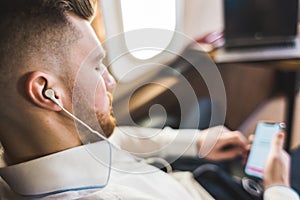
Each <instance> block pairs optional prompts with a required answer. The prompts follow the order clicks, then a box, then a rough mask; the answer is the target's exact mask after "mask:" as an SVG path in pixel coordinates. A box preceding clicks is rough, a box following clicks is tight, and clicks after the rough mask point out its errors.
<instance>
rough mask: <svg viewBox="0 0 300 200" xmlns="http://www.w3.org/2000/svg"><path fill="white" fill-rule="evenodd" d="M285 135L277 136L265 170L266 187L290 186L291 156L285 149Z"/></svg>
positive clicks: (280, 133)
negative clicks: (276, 185)
mask: <svg viewBox="0 0 300 200" xmlns="http://www.w3.org/2000/svg"><path fill="white" fill-rule="evenodd" d="M283 145H284V133H283V132H279V133H277V134H276V136H275V137H274V139H273V141H272V145H271V150H270V153H269V156H268V160H267V163H266V166H265V169H264V177H263V180H264V187H265V188H267V187H269V186H271V185H274V184H280V185H285V186H288V187H289V186H290V181H289V178H290V156H289V155H288V154H287V152H286V151H285V150H284V149H283Z"/></svg>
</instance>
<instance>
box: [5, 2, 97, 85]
mask: <svg viewBox="0 0 300 200" xmlns="http://www.w3.org/2000/svg"><path fill="white" fill-rule="evenodd" d="M95 5H96V0H1V2H0V87H2V86H3V85H5V82H4V80H5V79H8V77H3V76H9V74H10V73H11V72H14V70H18V68H20V67H26V65H30V64H32V62H36V61H34V60H32V59H33V58H35V57H36V55H39V56H38V58H39V59H40V60H39V63H40V64H41V65H42V64H43V61H47V62H44V63H49V59H50V58H51V59H52V61H51V62H55V63H56V64H57V62H59V63H61V62H62V58H63V55H62V54H64V53H66V49H64V48H66V46H68V44H71V43H72V42H74V40H76V39H78V37H79V32H78V31H77V34H76V30H74V29H75V28H74V27H73V26H72V24H71V23H70V22H69V21H68V16H67V14H69V13H72V14H75V15H77V16H79V17H81V18H83V19H86V20H89V19H91V18H92V16H93V14H94V9H95ZM50 55H51V56H50ZM45 67H46V66H45ZM3 79H4V80H3Z"/></svg>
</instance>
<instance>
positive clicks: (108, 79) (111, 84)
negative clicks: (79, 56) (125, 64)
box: [103, 71, 116, 93]
mask: <svg viewBox="0 0 300 200" xmlns="http://www.w3.org/2000/svg"><path fill="white" fill-rule="evenodd" d="M103 78H104V81H105V86H106V89H107V91H109V92H111V93H112V92H113V90H114V89H115V87H116V80H115V78H114V77H113V76H112V75H111V74H110V73H109V72H108V71H105V72H104V74H103Z"/></svg>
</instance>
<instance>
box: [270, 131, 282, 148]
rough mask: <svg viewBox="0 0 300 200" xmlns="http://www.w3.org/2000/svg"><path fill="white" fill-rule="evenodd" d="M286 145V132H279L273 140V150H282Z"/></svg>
mask: <svg viewBox="0 0 300 200" xmlns="http://www.w3.org/2000/svg"><path fill="white" fill-rule="evenodd" d="M283 147H284V133H283V132H278V133H277V134H276V135H275V137H274V139H273V141H272V147H271V148H272V150H273V151H280V150H282V149H283Z"/></svg>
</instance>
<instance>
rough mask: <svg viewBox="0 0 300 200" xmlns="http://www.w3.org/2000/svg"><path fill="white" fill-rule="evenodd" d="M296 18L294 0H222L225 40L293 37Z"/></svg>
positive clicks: (229, 41) (296, 12) (240, 41)
mask: <svg viewBox="0 0 300 200" xmlns="http://www.w3.org/2000/svg"><path fill="white" fill-rule="evenodd" d="M297 20H298V0H224V23H225V24H224V25H225V31H224V36H225V40H226V44H228V43H233V44H235V43H238V44H240V45H243V44H244V43H245V45H247V43H256V42H257V43H259V42H264V41H268V40H270V41H273V40H286V39H288V38H295V36H296V35H297V23H298V22H297Z"/></svg>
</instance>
